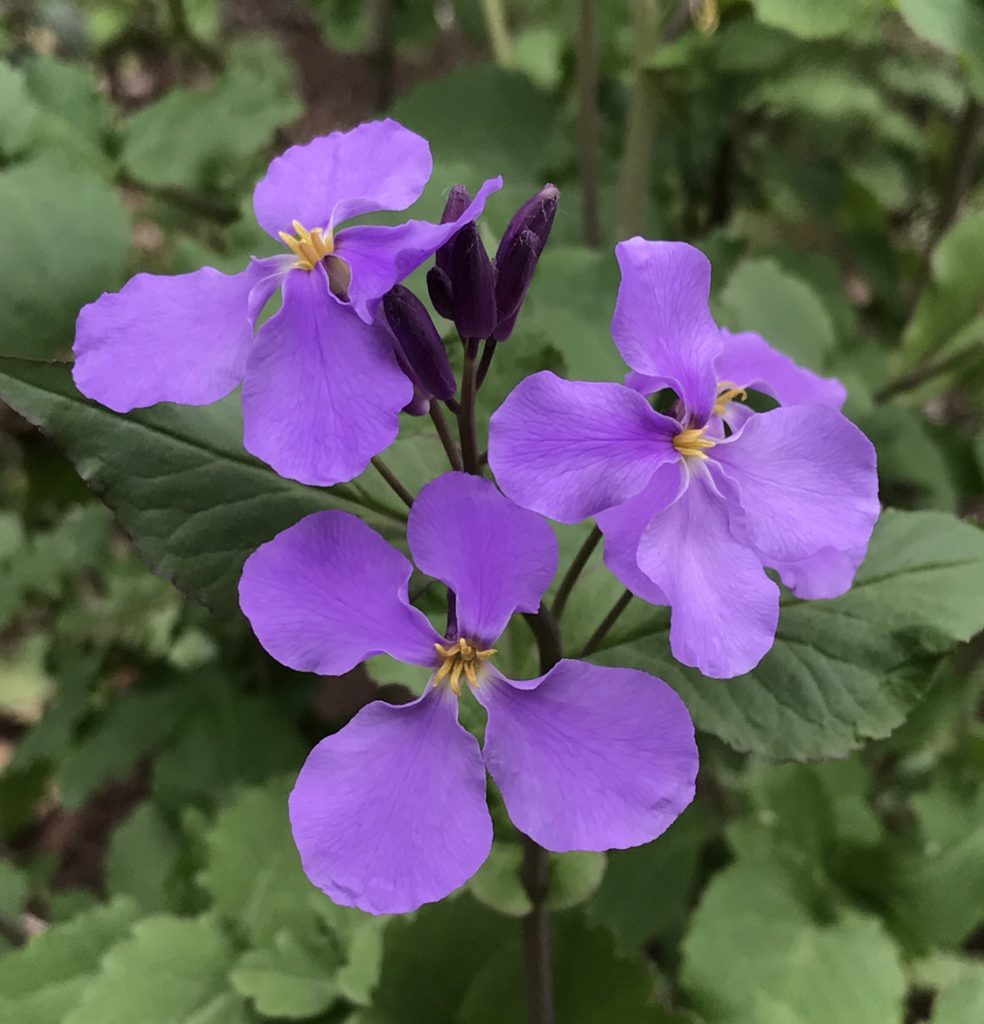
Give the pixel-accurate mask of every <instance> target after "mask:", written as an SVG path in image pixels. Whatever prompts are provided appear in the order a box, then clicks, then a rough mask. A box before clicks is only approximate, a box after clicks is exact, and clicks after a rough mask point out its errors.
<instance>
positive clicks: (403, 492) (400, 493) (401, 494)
mask: <svg viewBox="0 0 984 1024" xmlns="http://www.w3.org/2000/svg"><path fill="white" fill-rule="evenodd" d="M372 464H373V466H375V468H376V472H378V473H379V475H380V476H381V477H382V478H383V479H384V480H385V481H386V483H387V484H389V486H390V489H391V490H392V491H393V493H394V494H395V495H396V496H397V497H398V498H399V499H400V501H402V502H403V504H404V505H406V506H407V508H412V507H413V495H412V494H411V493H410V492H409V491H408V490H407V489H406V488H405V487H404V486H403V484H401V483H400V481H399V480H398V479H397V477H396V474H395V473H394V472H393V470H391V469H390V468H389V466H387V465H386V463H385V462H383V460H382V459H381V458H380V457H379V456H378V455H374V456H373V457H372Z"/></svg>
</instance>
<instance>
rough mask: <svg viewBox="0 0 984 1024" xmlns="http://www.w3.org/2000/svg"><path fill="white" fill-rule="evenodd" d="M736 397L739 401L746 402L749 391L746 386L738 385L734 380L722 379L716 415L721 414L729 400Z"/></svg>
mask: <svg viewBox="0 0 984 1024" xmlns="http://www.w3.org/2000/svg"><path fill="white" fill-rule="evenodd" d="M736 398H737V399H738V401H739V402H744V401H745V399H746V398H748V392H747V391H746V390H745V389H744V388H740V387H737V386H736V385H735V383H734V381H730V380H723V381H721V383H720V384H718V393H717V400H716V401H715V403H714V415H715V416H720V415H721V414H722V413H723V412H724V410H725V407H726V406H727V404H728V402H731V401H734V399H736Z"/></svg>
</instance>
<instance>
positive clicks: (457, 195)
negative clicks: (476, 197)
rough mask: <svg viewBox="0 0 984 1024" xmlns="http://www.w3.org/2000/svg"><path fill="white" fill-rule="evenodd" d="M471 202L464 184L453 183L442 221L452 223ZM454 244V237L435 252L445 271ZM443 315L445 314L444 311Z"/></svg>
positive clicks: (446, 270)
mask: <svg viewBox="0 0 984 1024" xmlns="http://www.w3.org/2000/svg"><path fill="white" fill-rule="evenodd" d="M470 202H471V196H470V195H469V193H468V189H466V188H465V186H464V185H452V186H451V191H450V192H449V193H448V201H447V202H446V203H445V204H444V213H442V214H441V223H442V224H450V222H451V221H453V220H457V219H458V218H459V217H460V216H461V215H462V214H463V213H464V212H465V210H467V209H468V204H469V203H470ZM453 245H454V239H453V238H452V239H450V240H449V241H447V242H445V243H444V245H442V246H441V248H440V249H438V250H437V252H436V253H435V254H434V265H435V266H437V267H440V268H441V270H443V271H444V272H445V273H447V272H448V264H449V262H450V259H451V247H452V246H453ZM441 316H444V314H443V313H442V314H441Z"/></svg>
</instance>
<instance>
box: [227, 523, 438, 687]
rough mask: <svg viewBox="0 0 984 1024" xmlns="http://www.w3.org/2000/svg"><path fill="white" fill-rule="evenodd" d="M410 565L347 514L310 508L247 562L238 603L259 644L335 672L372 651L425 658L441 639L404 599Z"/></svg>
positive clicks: (289, 661)
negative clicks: (299, 519)
mask: <svg viewBox="0 0 984 1024" xmlns="http://www.w3.org/2000/svg"><path fill="white" fill-rule="evenodd" d="M412 572H413V566H412V565H411V564H410V563H409V562H408V561H407V559H406V558H404V557H403V555H401V554H400V552H399V551H397V550H396V548H394V547H392V546H391V545H390V544H388V543H387V542H386V541H385V540H383V538H382V537H380V536H379V534H378V533H376V531H375V530H372V529H370V528H369V527H368V526H366V524H365V523H363V522H362V520H361V519H358V518H357V517H356V516H353V515H350V514H349V513H348V512H315V513H313V514H312V515H309V516H305V517H304V518H303V519H302V520H301V521H300V522H299V523H296V524H295V525H294V526H291V527H289V528H288V529H286V530H284V531H283V532H282V533H278V534H277V536H276V537H274V538H273V540H271V541H267V543H266V544H262V545H261V546H260V547H259V548H257V549H256V551H254V552H253V554H251V555H250V556H249V558H247V559H246V564H245V565H244V566H243V574H242V577H241V579H240V581H239V604H240V607H241V608H242V610H243V613H244V614H245V616H246V618H247V619H249V622H250V625H251V626H252V627H253V632H254V633H255V634H256V636H257V639H258V640H259V641H260V643H261V644H262V645H263V647H264V648H265V649H266V650H267V651H268V652H269V653H270V654H271V655H272V656H273V657H274V658H276V659H277V661H279V662H281V664H284V665H286V666H287V667H288V668H293V669H296V670H297V671H298V672H316V673H318V674H319V675H325V676H336V675H341V674H342V673H343V672H348V671H349V669H351V668H354V667H355V666H356V665H357V664H358V663H359V662H360V661H363V660H365V659H366V658H368V657H371V656H372V655H374V654H381V653H386V654H389V655H391V656H392V657H394V658H397V659H399V660H400V661H407V662H411V663H412V664H417V665H429V664H432V663H433V662H434V660H435V652H434V644H435V643H437V642H438V641H439V640H440V639H441V638H440V637H439V636H438V634H437V633H436V632H435V631H434V629H433V627H432V626H431V624H430V623H429V622H428V621H427V618H426V616H425V615H424V614H423V613H422V612H419V611H417V609H416V608H413V607H411V606H410V604H409V602H408V600H407V582H408V581H409V579H410V574H411V573H412Z"/></svg>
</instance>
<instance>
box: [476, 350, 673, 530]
mask: <svg viewBox="0 0 984 1024" xmlns="http://www.w3.org/2000/svg"><path fill="white" fill-rule="evenodd" d="M679 431H680V427H679V425H678V424H677V422H676V421H675V420H672V419H670V418H669V417H668V416H661V415H660V414H659V413H657V412H654V411H653V409H652V408H651V407H650V405H649V403H648V402H647V401H646V399H645V398H643V397H642V395H640V394H638V393H637V392H635V391H631V390H630V389H629V388H626V387H623V386H622V385H621V384H606V383H601V384H594V383H587V382H582V381H568V380H562V379H561V378H560V377H557V376H556V375H555V374H553V373H550V372H549V371H547V370H544V371H542V372H541V373H536V374H534V375H533V376H532V377H527V378H526V380H524V381H522V382H520V384H519V385H518V386H517V387H516V388H515V389H514V390H513V391H512V393H511V394H510V395H509V397H508V398H507V399H506V400H505V402H503V404H502V405H501V406H500V407H499V409H498V410H497V411H496V412H495V413H494V414H493V416H492V420H491V424H490V432H489V465H490V466H491V467H492V471H493V472H494V473H495V476H496V479H497V480H498V481H499V484H500V486H501V487H502V489H503V490H504V491H505V492H506V494H508V495H509V496H510V497H511V498H513V499H514V500H515V501H517V502H518V503H519V504H520V505H522V506H523V507H524V508H531V509H533V510H534V511H536V512H541V513H543V514H544V515H548V516H550V517H551V518H552V519H557V520H559V521H560V522H562V523H576V522H578V521H579V520H581V519H585V518H587V517H588V516H590V515H594V514H595V513H596V512H600V511H601V510H602V509H605V508H610V507H611V506H613V505H618V504H620V503H621V502H623V501H626V500H627V499H629V498H631V497H633V496H634V495H636V494H638V493H639V492H640V491H641V490H642V489H643V488H644V487H645V486H646V484H647V483H648V482H649V480H650V478H651V477H652V475H653V473H654V472H655V471H656V470H657V469H658V468H659V467H660V466H661V465H663V464H664V463H666V462H670V461H673V462H677V461H679V459H680V456H679V454H678V453H677V451H676V449H675V448H674V447H673V437H674V435H675V434H677V433H679Z"/></svg>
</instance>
